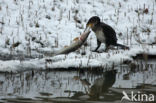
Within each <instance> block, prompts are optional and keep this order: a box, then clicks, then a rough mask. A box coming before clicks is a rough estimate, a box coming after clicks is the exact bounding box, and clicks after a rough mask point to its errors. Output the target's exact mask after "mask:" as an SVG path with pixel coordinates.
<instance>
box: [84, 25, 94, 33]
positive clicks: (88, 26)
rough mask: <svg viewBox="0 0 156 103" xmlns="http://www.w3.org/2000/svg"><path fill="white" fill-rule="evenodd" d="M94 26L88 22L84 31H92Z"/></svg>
mask: <svg viewBox="0 0 156 103" xmlns="http://www.w3.org/2000/svg"><path fill="white" fill-rule="evenodd" d="M92 27H93V24H87V26H86V28H85V30H84V32H86V31H90V29H91V28H92Z"/></svg>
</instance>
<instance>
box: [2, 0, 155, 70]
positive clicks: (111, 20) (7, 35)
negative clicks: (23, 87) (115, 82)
mask: <svg viewBox="0 0 156 103" xmlns="http://www.w3.org/2000/svg"><path fill="white" fill-rule="evenodd" d="M155 4H156V2H155V1H154V0H124V1H123V0H118V1H116V0H105V1H103V0H94V1H90V0H85V1H84V0H74V1H69V0H51V1H49V0H0V14H1V15H0V54H1V55H10V54H11V55H18V54H20V55H23V57H24V56H30V55H31V56H32V57H34V58H29V59H28V60H22V61H21V60H18V59H15V60H13V59H11V60H5V61H4V60H0V66H1V67H0V71H2V72H6V71H8V72H10V71H12V72H17V71H24V70H28V69H46V68H47V67H48V68H50V69H54V68H55V69H56V68H68V67H78V68H85V67H92V68H94V67H106V66H109V67H111V66H112V65H119V64H121V63H122V62H123V61H126V60H129V61H131V60H132V56H135V55H136V54H139V53H144V52H147V53H149V54H154V55H155V54H156V46H155V45H154V44H155V43H156V35H155V34H156V30H155V28H156V19H155V18H156V6H155ZM94 15H97V16H99V17H100V18H101V20H102V21H103V22H105V23H107V24H109V25H111V26H112V27H113V28H114V29H115V31H116V33H117V37H118V42H119V43H121V44H125V45H128V46H129V47H130V50H120V49H119V50H109V51H108V53H105V52H103V53H94V52H91V50H93V49H94V48H95V47H96V45H97V44H96V37H95V35H94V33H93V32H92V33H90V35H89V37H88V39H87V46H82V47H81V48H80V49H79V50H77V51H75V52H73V53H70V54H68V55H58V56H55V57H51V56H47V55H45V53H47V52H48V53H51V52H53V51H55V50H59V49H61V48H63V47H65V46H67V45H70V44H71V43H72V40H73V39H74V38H75V37H78V36H80V34H81V33H82V32H83V31H84V29H85V25H86V22H87V20H88V19H89V18H90V17H91V16H94ZM76 21H80V23H79V22H76ZM3 23H4V24H3ZM18 42H20V43H21V44H19V45H18V46H15V47H14V44H16V43H18ZM152 44H153V45H152ZM103 49H104V46H103V47H102V46H101V47H100V49H99V51H102V50H103ZM84 52H85V55H82V53H84ZM40 56H42V58H39V57H40ZM47 59H50V60H51V61H52V62H51V63H49V62H48V63H46V60H47Z"/></svg>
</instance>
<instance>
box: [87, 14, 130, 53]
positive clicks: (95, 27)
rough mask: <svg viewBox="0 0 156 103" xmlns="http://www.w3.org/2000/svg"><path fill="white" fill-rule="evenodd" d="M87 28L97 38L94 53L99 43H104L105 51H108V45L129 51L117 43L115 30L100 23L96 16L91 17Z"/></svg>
mask: <svg viewBox="0 0 156 103" xmlns="http://www.w3.org/2000/svg"><path fill="white" fill-rule="evenodd" d="M88 27H89V28H91V29H92V31H93V32H94V33H95V35H96V38H97V47H96V49H95V50H94V51H95V52H96V51H97V50H98V48H99V47H100V45H101V43H105V46H106V48H105V51H107V50H108V48H109V46H110V45H114V46H119V47H121V48H122V49H129V47H127V46H125V45H122V44H118V43H117V37H116V32H115V30H114V29H113V28H112V27H111V26H109V25H107V24H105V23H103V22H101V21H100V18H99V17H98V16H93V17H91V18H90V19H89V20H88V22H87V25H86V29H88Z"/></svg>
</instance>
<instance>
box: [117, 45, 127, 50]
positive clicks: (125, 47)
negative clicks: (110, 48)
mask: <svg viewBox="0 0 156 103" xmlns="http://www.w3.org/2000/svg"><path fill="white" fill-rule="evenodd" d="M116 46H118V47H121V49H128V50H129V47H128V46H125V45H122V44H119V43H117V44H116Z"/></svg>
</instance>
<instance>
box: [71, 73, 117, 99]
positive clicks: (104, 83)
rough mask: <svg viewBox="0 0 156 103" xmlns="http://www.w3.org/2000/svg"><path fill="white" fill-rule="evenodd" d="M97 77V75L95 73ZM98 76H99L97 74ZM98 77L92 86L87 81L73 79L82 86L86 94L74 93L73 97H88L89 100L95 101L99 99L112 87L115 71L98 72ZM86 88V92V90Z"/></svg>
mask: <svg viewBox="0 0 156 103" xmlns="http://www.w3.org/2000/svg"><path fill="white" fill-rule="evenodd" d="M96 75H97V73H96ZM98 75H99V74H98ZM100 75H101V76H100V77H98V78H96V79H95V80H94V81H93V84H91V83H89V80H88V81H87V79H80V77H74V79H75V80H79V81H80V82H81V83H82V85H84V87H85V90H86V93H79V92H77V93H75V94H74V96H73V97H77V96H79V97H80V96H83V95H88V96H89V98H87V99H90V100H97V99H99V97H100V96H101V95H103V94H105V93H107V92H108V89H109V88H110V87H112V85H113V84H114V83H115V80H116V70H110V71H105V72H103V73H101V72H100ZM86 87H87V88H88V92H87V89H86Z"/></svg>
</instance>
